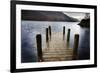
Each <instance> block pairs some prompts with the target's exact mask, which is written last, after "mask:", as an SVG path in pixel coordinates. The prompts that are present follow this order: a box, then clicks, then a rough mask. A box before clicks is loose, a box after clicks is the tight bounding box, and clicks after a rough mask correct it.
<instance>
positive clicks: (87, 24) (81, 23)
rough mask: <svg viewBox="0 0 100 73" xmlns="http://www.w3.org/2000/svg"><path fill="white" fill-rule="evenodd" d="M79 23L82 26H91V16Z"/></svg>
mask: <svg viewBox="0 0 100 73" xmlns="http://www.w3.org/2000/svg"><path fill="white" fill-rule="evenodd" d="M78 25H80V26H81V27H87V28H89V27H90V18H88V19H82V20H81V22H80V23H79V24H78Z"/></svg>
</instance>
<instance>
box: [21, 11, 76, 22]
mask: <svg viewBox="0 0 100 73" xmlns="http://www.w3.org/2000/svg"><path fill="white" fill-rule="evenodd" d="M21 19H22V20H32V21H67V22H77V21H78V20H77V19H75V18H72V17H70V16H67V15H65V14H64V13H63V12H55V11H32V10H22V11H21Z"/></svg>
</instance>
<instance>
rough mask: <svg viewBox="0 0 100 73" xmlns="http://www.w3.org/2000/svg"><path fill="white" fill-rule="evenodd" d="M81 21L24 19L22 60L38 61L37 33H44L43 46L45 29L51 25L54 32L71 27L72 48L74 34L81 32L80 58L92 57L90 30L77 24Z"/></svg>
mask: <svg viewBox="0 0 100 73" xmlns="http://www.w3.org/2000/svg"><path fill="white" fill-rule="evenodd" d="M78 23H79V22H47V21H22V22H21V61H22V62H23V63H24V62H36V61H37V48H36V45H35V44H36V34H42V47H44V45H45V43H46V42H45V29H46V28H48V26H49V25H50V26H51V29H52V32H62V31H63V26H65V28H66V34H65V35H66V37H67V30H68V29H69V28H70V29H71V34H70V48H73V42H74V34H79V46H78V54H79V56H78V58H79V59H80V60H81V59H89V57H90V30H89V28H82V27H80V26H79V25H77V24H78Z"/></svg>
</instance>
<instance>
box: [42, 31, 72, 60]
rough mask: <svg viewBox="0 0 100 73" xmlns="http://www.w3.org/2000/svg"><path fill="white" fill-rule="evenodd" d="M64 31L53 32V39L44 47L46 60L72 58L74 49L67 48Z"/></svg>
mask: <svg viewBox="0 0 100 73" xmlns="http://www.w3.org/2000/svg"><path fill="white" fill-rule="evenodd" d="M62 34H63V33H52V38H51V40H49V41H48V43H47V45H46V47H45V48H43V59H44V61H66V60H71V59H72V56H73V55H72V54H73V49H71V48H67V43H66V40H63V35H62Z"/></svg>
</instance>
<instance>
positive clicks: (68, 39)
mask: <svg viewBox="0 0 100 73" xmlns="http://www.w3.org/2000/svg"><path fill="white" fill-rule="evenodd" d="M69 41H70V29H68V33H67V42H69Z"/></svg>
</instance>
